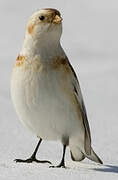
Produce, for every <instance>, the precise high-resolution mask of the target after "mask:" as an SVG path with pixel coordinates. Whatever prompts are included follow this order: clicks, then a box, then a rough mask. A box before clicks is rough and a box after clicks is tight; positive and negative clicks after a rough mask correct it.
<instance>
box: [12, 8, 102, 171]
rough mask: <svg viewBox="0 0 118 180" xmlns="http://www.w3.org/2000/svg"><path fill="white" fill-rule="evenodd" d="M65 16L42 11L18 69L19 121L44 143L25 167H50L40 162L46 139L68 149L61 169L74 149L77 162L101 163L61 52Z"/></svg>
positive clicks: (30, 29)
mask: <svg viewBox="0 0 118 180" xmlns="http://www.w3.org/2000/svg"><path fill="white" fill-rule="evenodd" d="M62 21H63V19H62V16H61V14H60V12H59V11H58V10H57V9H53V8H44V9H40V10H37V11H35V12H34V13H33V15H32V16H31V17H30V18H29V20H28V22H27V25H26V32H25V37H24V42H23V45H22V48H21V51H20V53H19V54H18V57H17V59H16V61H15V63H14V65H13V69H12V73H11V74H12V75H11V98H12V101H13V104H14V107H15V110H16V113H17V115H18V117H19V120H20V121H21V122H22V123H23V125H24V126H25V127H27V128H28V129H29V130H30V131H31V132H33V133H34V135H35V136H36V137H37V138H38V139H39V140H38V144H37V146H36V148H35V150H34V152H33V154H32V155H31V157H30V158H28V159H25V160H24V159H16V160H15V161H16V162H22V163H23V162H24V163H32V162H38V163H50V164H51V162H50V161H47V160H42V161H41V160H38V159H36V154H37V151H38V149H39V146H40V144H41V142H42V140H46V141H50V140H51V141H60V142H61V143H62V145H63V154H62V159H61V162H60V163H59V165H57V166H53V165H51V166H50V167H57V168H59V167H63V168H65V167H66V163H65V153H66V148H67V147H69V149H70V155H71V158H72V160H73V161H82V160H84V159H85V158H88V159H90V160H92V161H95V162H96V163H99V164H102V163H103V162H102V160H101V159H100V158H99V157H98V155H97V154H96V153H95V152H94V150H93V148H92V145H91V132H90V127H89V123H88V118H87V112H86V108H85V105H84V100H83V96H82V92H81V89H80V85H79V80H78V78H77V75H76V73H75V71H74V69H73V67H72V65H71V63H70V62H69V59H68V57H67V55H66V53H65V51H64V50H63V48H62V45H61V42H60V39H61V35H62Z"/></svg>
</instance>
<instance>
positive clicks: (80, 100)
mask: <svg viewBox="0 0 118 180" xmlns="http://www.w3.org/2000/svg"><path fill="white" fill-rule="evenodd" d="M68 65H69V67H70V70H71V72H72V73H71V74H72V85H73V92H74V94H75V97H76V99H77V102H78V108H80V111H81V116H82V120H83V125H84V129H85V144H84V148H85V152H86V154H87V155H90V154H91V134H90V128H89V123H88V119H87V113H86V108H85V105H84V101H83V97H82V93H81V89H80V85H79V82H78V79H77V76H76V74H75V71H74V69H73V67H72V66H71V64H70V62H69V61H68Z"/></svg>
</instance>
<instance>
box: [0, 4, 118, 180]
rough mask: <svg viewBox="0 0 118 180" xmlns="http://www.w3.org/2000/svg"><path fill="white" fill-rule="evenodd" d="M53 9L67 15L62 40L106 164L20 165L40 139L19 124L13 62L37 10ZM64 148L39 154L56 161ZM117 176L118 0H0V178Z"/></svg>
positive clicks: (48, 147)
mask: <svg viewBox="0 0 118 180" xmlns="http://www.w3.org/2000/svg"><path fill="white" fill-rule="evenodd" d="M44 7H54V8H57V9H59V10H60V11H61V14H62V16H63V35H62V39H61V43H62V46H63V47H64V49H65V51H66V53H67V55H68V57H69V60H70V62H71V64H72V65H73V66H74V69H75V71H76V73H77V76H78V78H79V80H80V84H81V88H82V92H83V95H84V100H85V104H86V108H87V112H88V118H89V123H90V127H91V134H92V144H93V147H94V149H95V151H96V152H97V154H98V155H99V156H100V157H101V159H102V160H103V162H104V165H103V166H99V165H96V164H95V163H93V162H92V161H89V160H87V159H86V160H85V161H83V162H81V163H78V162H77V163H73V162H72V161H71V159H70V155H69V150H68V151H67V155H66V163H67V167H68V169H66V170H65V169H49V168H48V165H42V164H35V163H33V164H16V163H15V162H13V160H14V159H15V158H28V157H29V156H30V155H31V153H32V151H33V149H34V147H35V146H36V143H37V138H36V137H35V136H34V135H32V134H30V132H29V131H27V129H25V128H24V127H23V126H22V125H21V124H20V122H19V121H18V117H17V116H16V113H15V111H14V108H13V105H12V102H11V98H10V90H9V89H10V75H11V71H12V66H13V64H14V62H15V59H16V57H17V55H18V53H19V51H20V48H21V46H22V42H23V39H24V32H25V25H26V22H27V19H28V18H29V16H30V15H31V14H32V13H33V12H34V11H35V10H37V9H40V8H44ZM61 153H62V146H61V144H60V143H59V142H44V143H43V144H42V146H41V147H40V150H39V153H38V158H40V159H48V160H51V161H52V162H53V163H54V164H58V163H59V161H60V159H61ZM6 179H7V180H16V179H18V180H26V179H28V180H30V179H31V180H32V179H33V180H35V179H40V180H48V179H50V180H53V179H56V180H63V179H64V180H66V179H67V180H71V179H72V180H73V179H74V180H78V179H79V180H84V179H86V180H88V179H90V180H95V179H98V180H99V179H105V180H106V179H107V180H114V179H118V1H117V0H75V1H74V0H70V1H68V0H65V1H63V0H60V1H59V0H58V1H57V0H30V1H29V0H25V1H23V0H20V1H16V0H10V1H9V0H1V1H0V180H6Z"/></svg>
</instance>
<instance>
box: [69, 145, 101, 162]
mask: <svg viewBox="0 0 118 180" xmlns="http://www.w3.org/2000/svg"><path fill="white" fill-rule="evenodd" d="M70 152H71V158H72V160H73V161H82V160H83V159H84V158H85V157H87V158H88V159H90V160H92V161H95V162H96V163H99V164H103V162H102V161H101V159H100V158H99V157H98V156H97V154H96V153H95V152H94V150H93V149H92V148H91V155H87V154H86V153H84V152H82V151H81V150H80V149H79V148H77V147H72V146H71V149H70Z"/></svg>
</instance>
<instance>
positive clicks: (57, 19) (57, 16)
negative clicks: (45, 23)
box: [53, 15, 62, 24]
mask: <svg viewBox="0 0 118 180" xmlns="http://www.w3.org/2000/svg"><path fill="white" fill-rule="evenodd" d="M61 22H62V17H60V16H59V15H56V16H55V17H54V19H53V23H54V24H60V23H61Z"/></svg>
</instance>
